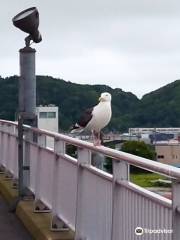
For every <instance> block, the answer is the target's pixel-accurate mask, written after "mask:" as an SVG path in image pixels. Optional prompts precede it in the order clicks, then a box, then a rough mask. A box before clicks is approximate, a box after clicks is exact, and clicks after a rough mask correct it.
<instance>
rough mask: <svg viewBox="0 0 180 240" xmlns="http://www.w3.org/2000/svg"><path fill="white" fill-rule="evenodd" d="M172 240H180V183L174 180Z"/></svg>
mask: <svg viewBox="0 0 180 240" xmlns="http://www.w3.org/2000/svg"><path fill="white" fill-rule="evenodd" d="M172 211H173V213H172V229H173V234H172V236H173V237H172V240H179V239H180V181H178V180H174V181H173V186H172Z"/></svg>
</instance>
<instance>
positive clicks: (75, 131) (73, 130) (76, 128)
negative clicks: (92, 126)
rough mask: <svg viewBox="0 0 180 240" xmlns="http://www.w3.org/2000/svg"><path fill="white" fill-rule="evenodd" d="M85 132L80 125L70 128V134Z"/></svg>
mask: <svg viewBox="0 0 180 240" xmlns="http://www.w3.org/2000/svg"><path fill="white" fill-rule="evenodd" d="M83 130H84V128H83V127H81V126H80V125H79V124H77V123H76V124H75V125H73V126H72V127H71V128H70V133H77V134H78V133H81V132H82V131H83Z"/></svg>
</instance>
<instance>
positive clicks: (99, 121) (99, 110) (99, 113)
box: [86, 102, 112, 132]
mask: <svg viewBox="0 0 180 240" xmlns="http://www.w3.org/2000/svg"><path fill="white" fill-rule="evenodd" d="M92 114H93V117H92V119H91V120H90V122H89V123H88V125H87V127H86V129H88V130H95V131H96V132H99V131H100V130H101V129H102V128H104V127H105V126H106V125H107V124H108V123H109V121H110V119H111V114H112V113H111V104H110V102H100V103H99V104H98V105H97V106H95V107H94V109H93V112H92Z"/></svg>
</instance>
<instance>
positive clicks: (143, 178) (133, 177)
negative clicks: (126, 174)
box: [130, 173, 167, 187]
mask: <svg viewBox="0 0 180 240" xmlns="http://www.w3.org/2000/svg"><path fill="white" fill-rule="evenodd" d="M158 179H167V178H166V177H165V176H162V175H159V174H157V173H132V174H130V181H131V182H133V183H135V184H137V185H139V186H141V187H158V184H157V183H153V182H151V180H158ZM160 186H161V187H162V185H161V184H159V187H160Z"/></svg>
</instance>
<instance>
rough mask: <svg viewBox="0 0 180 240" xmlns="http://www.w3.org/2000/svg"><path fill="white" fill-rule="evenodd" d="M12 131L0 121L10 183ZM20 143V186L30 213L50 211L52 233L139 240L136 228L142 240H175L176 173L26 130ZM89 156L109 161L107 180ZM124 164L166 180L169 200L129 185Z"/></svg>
mask: <svg viewBox="0 0 180 240" xmlns="http://www.w3.org/2000/svg"><path fill="white" fill-rule="evenodd" d="M17 132H18V129H17V123H15V122H10V121H3V120H0V164H1V170H2V169H3V168H4V169H5V171H6V173H7V176H13V178H14V181H15V180H16V179H17V178H18V174H19V173H18V134H17ZM34 136H35V137H34ZM47 137H48V138H51V139H53V142H54V149H50V148H48V147H47V146H46V140H47ZM23 139H24V165H25V166H26V167H25V169H26V172H27V174H25V176H26V179H25V181H26V186H27V187H28V188H29V189H30V190H31V191H32V192H33V193H34V196H35V199H34V211H36V212H44V211H51V212H52V223H51V229H52V230H58V229H59V230H62V229H63V230H64V229H66V228H67V227H70V228H71V229H72V230H74V231H75V239H76V240H85V239H86V240H119V239H121V240H129V239H139V236H138V231H141V232H140V233H139V235H140V234H142V230H141V229H140V230H136V231H137V233H136V234H135V229H136V228H137V227H140V228H142V229H144V233H143V240H144V239H145V240H147V239H158V240H164V239H167V240H179V239H180V228H179V224H180V214H179V209H180V184H179V180H180V169H178V168H175V167H172V166H169V165H165V164H161V163H158V162H154V161H151V160H148V159H144V158H141V157H137V156H134V155H131V154H127V153H123V152H120V151H117V150H114V149H110V148H107V147H103V146H100V147H95V146H93V145H92V144H91V143H88V142H85V141H82V140H78V139H75V138H71V137H69V136H66V135H62V134H57V133H52V132H49V131H46V130H41V129H37V128H32V127H29V126H24V138H23ZM67 145H73V146H75V147H76V148H77V158H73V157H72V156H70V155H68V154H67V152H66V146H67ZM92 153H96V154H98V153H100V154H103V155H104V156H108V157H110V158H112V162H113V175H111V174H108V173H106V172H104V171H102V170H99V169H97V168H95V167H93V166H92V165H91V159H92ZM129 165H134V166H137V167H140V168H143V169H147V170H149V171H152V172H156V173H160V174H163V175H166V176H168V177H170V178H172V180H173V188H172V191H173V194H172V201H171V200H169V199H166V198H164V197H162V196H160V195H158V194H156V193H153V192H150V191H148V190H146V189H143V188H141V187H139V186H137V185H135V184H133V183H131V182H130V180H129ZM28 166H30V171H29V172H28V171H27V170H28ZM62 221H63V224H62ZM148 231H150V232H148ZM154 231H156V232H154ZM157 231H159V232H157ZM162 231H164V232H162ZM172 231H173V233H172Z"/></svg>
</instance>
